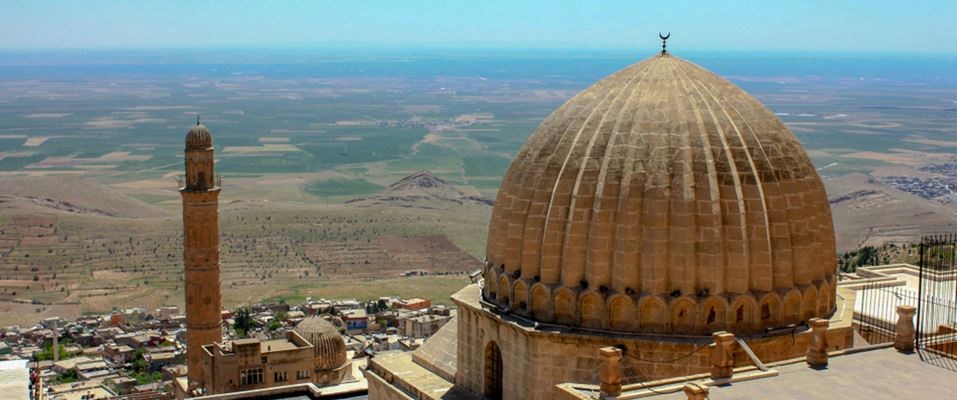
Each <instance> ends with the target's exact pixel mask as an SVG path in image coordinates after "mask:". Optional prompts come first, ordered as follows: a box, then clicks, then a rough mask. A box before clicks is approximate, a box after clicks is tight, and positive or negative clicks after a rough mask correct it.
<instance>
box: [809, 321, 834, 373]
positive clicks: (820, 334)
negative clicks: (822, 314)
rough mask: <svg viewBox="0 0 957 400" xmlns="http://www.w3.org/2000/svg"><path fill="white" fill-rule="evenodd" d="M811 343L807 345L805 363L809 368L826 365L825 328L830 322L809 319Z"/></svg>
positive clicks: (826, 345)
mask: <svg viewBox="0 0 957 400" xmlns="http://www.w3.org/2000/svg"><path fill="white" fill-rule="evenodd" d="M808 325H810V326H811V343H808V345H807V363H808V365H811V366H817V367H823V366H825V365H827V347H828V344H827V328H828V327H829V326H830V325H831V322H830V321H828V320H826V319H824V318H811V319H810V320H808Z"/></svg>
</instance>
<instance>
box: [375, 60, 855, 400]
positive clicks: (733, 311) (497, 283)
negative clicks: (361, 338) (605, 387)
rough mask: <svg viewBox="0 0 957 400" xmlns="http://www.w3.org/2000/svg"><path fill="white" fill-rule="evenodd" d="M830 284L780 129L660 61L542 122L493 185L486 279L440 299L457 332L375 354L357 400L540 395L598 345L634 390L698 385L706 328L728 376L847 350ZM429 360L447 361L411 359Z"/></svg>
mask: <svg viewBox="0 0 957 400" xmlns="http://www.w3.org/2000/svg"><path fill="white" fill-rule="evenodd" d="M835 272H836V257H835V239H834V229H833V225H832V221H831V214H830V208H829V203H828V199H827V195H826V193H825V190H824V186H823V183H822V181H821V178H820V176H819V175H818V173H817V171H816V169H815V168H814V166H813V165H812V164H811V161H810V159H809V158H808V155H807V153H806V152H805V150H804V148H803V147H802V146H801V144H800V143H799V142H798V140H797V139H796V138H795V136H794V134H792V133H791V131H790V130H789V129H788V128H787V127H786V126H785V125H784V124H783V123H782V121H781V120H780V119H779V118H777V117H776V116H775V115H774V114H773V113H772V112H771V111H770V110H769V109H768V108H767V107H765V106H764V105H763V104H761V102H759V101H758V100H757V99H755V98H754V97H752V96H751V95H749V94H748V93H746V92H745V91H744V90H742V89H741V88H739V87H737V86H735V85H734V84H732V83H731V82H729V81H728V80H726V79H723V78H721V77H719V76H717V75H715V74H714V73H712V72H710V71H708V70H706V69H704V68H702V67H700V66H698V65H695V64H693V63H691V62H688V61H685V60H683V59H681V58H678V57H675V56H673V55H671V54H670V53H668V52H667V51H665V50H664V49H663V50H662V51H661V53H660V54H657V55H655V56H653V57H651V58H648V59H646V60H643V61H641V62H638V63H636V64H633V65H631V66H629V67H626V68H625V69H623V70H621V71H618V72H616V73H614V74H612V75H610V76H608V77H606V78H604V79H602V80H601V81H599V82H597V83H596V84H594V85H592V86H591V87H589V88H587V89H585V90H583V91H582V92H580V93H578V94H577V95H575V96H574V97H573V98H571V99H570V100H569V101H568V102H566V103H565V104H564V105H562V106H561V107H559V108H558V109H556V110H555V111H554V112H553V113H552V114H551V115H550V116H549V117H548V118H547V119H545V120H544V122H542V124H541V125H540V126H539V127H538V129H537V130H536V131H535V132H534V133H533V134H532V136H531V137H530V138H529V139H528V141H527V142H526V143H525V145H524V147H523V148H522V149H521V150H520V151H519V153H518V155H517V156H516V157H515V160H514V161H513V162H512V165H511V167H510V168H509V170H508V172H507V174H506V176H505V178H504V180H503V181H502V184H501V188H500V189H499V192H498V197H497V199H496V202H495V206H494V209H493V212H492V219H491V222H490V224H489V230H488V241H487V248H486V263H485V267H484V270H483V271H482V276H481V278H482V279H481V280H480V282H478V283H475V284H472V285H469V286H467V287H465V288H464V289H462V290H461V291H459V292H458V293H456V294H454V295H453V296H452V299H453V301H454V302H455V303H456V305H457V306H458V310H459V313H458V317H457V324H456V327H455V328H454V329H455V331H456V332H455V334H454V336H452V335H448V334H445V335H442V334H441V332H440V334H439V335H437V338H435V339H430V340H429V341H427V342H426V344H425V345H423V347H422V348H421V349H420V351H419V353H420V355H419V356H417V357H416V356H412V357H409V356H406V355H402V354H392V355H384V356H379V357H376V358H374V359H373V360H372V361H371V362H370V368H369V370H368V371H367V372H366V376H367V378H368V380H369V398H370V399H373V400H379V399H399V398H408V397H402V396H409V397H417V398H432V397H431V395H430V394H429V393H435V390H434V389H435V388H437V387H445V388H446V389H448V393H449V394H448V395H447V396H448V397H443V398H477V397H480V396H481V397H485V398H491V399H552V398H556V396H557V393H556V390H557V389H555V388H556V385H559V384H562V383H563V382H597V381H598V377H599V370H600V369H601V368H602V365H603V357H604V356H603V355H602V354H603V352H605V351H606V350H602V352H600V351H599V349H603V348H608V349H611V350H608V351H610V352H617V354H621V355H622V356H621V360H620V365H621V369H622V370H624V371H626V373H627V374H628V375H629V376H631V377H637V378H636V379H639V380H641V381H651V380H655V379H662V378H670V377H678V376H685V375H693V374H700V373H708V372H709V371H712V365H713V357H714V355H713V354H712V351H711V350H710V349H711V348H713V346H712V345H711V344H712V343H713V342H714V341H715V339H714V338H713V336H712V335H713V334H715V333H718V334H719V335H724V336H721V338H723V339H722V340H738V343H739V344H740V346H741V347H742V348H747V349H748V351H747V352H748V353H750V354H751V356H750V358H749V356H748V355H746V354H745V352H735V353H734V354H733V356H731V353H730V352H729V353H728V354H729V355H728V357H730V358H728V360H727V362H726V365H725V367H726V368H727V370H728V371H729V372H730V370H731V368H733V367H735V366H740V365H751V364H752V362H753V361H752V360H753V359H758V360H761V361H763V362H773V361H778V360H785V359H790V358H794V357H803V356H805V354H806V351H807V349H808V346H809V344H811V343H812V342H813V341H814V340H818V341H820V340H822V339H821V338H822V336H821V335H824V336H823V337H826V339H827V340H826V341H824V342H823V343H826V346H827V348H826V349H821V351H833V350H838V349H843V348H846V347H849V346H851V345H852V329H851V324H850V319H849V318H850V317H849V316H848V315H846V314H845V313H835V310H836V308H837V304H836V297H835V290H836V289H835V287H836V286H835ZM450 325H451V324H450ZM812 326H814V327H816V328H814V329H811V327H812ZM812 331H813V332H814V334H816V335H817V336H814V335H812ZM815 338H816V339H815ZM815 343H816V342H815ZM709 346H710V347H709ZM441 353H445V354H454V358H455V360H454V362H453V363H452V364H453V366H451V367H450V366H449V365H447V364H445V365H443V364H441V363H439V362H436V361H434V360H440V359H441V357H428V356H423V355H428V354H441ZM409 376H415V377H416V379H409V378H408V377H409ZM449 387H451V389H449ZM454 393H458V394H459V396H458V397H456V396H454V395H453V394H454ZM409 394H411V395H409Z"/></svg>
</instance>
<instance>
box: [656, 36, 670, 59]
mask: <svg viewBox="0 0 957 400" xmlns="http://www.w3.org/2000/svg"><path fill="white" fill-rule="evenodd" d="M658 37H659V38H661V54H662V55H665V54H668V50H667V49H666V48H665V47H666V43H665V42H667V41H668V38H670V37H671V32H668V34H667V35H662V34H661V32H658Z"/></svg>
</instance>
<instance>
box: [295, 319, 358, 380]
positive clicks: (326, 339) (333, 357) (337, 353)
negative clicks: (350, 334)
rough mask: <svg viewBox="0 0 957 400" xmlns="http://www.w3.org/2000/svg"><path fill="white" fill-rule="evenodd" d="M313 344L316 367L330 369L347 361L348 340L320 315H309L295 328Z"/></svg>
mask: <svg viewBox="0 0 957 400" xmlns="http://www.w3.org/2000/svg"><path fill="white" fill-rule="evenodd" d="M293 330H294V331H295V332H296V333H298V334H299V336H302V338H303V339H306V340H307V341H308V342H309V343H311V344H312V346H313V351H314V352H315V357H316V369H318V370H328V369H335V368H338V367H341V366H342V365H343V364H345V363H346V342H345V341H344V340H343V339H342V335H340V334H339V331H338V330H337V329H336V327H335V326H332V324H331V323H330V322H329V321H326V320H325V319H322V318H320V317H309V318H306V319H304V320H302V322H300V323H299V324H297V325H296V328H295V329H293Z"/></svg>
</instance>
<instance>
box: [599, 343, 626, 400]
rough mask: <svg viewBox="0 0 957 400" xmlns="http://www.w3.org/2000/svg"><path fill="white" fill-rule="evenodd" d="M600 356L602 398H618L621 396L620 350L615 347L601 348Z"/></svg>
mask: <svg viewBox="0 0 957 400" xmlns="http://www.w3.org/2000/svg"><path fill="white" fill-rule="evenodd" d="M599 354H600V355H601V370H600V371H599V373H600V376H601V394H602V395H603V396H618V395H620V394H621V379H622V373H621V349H619V348H617V347H611V346H609V347H602V348H601V350H599Z"/></svg>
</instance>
